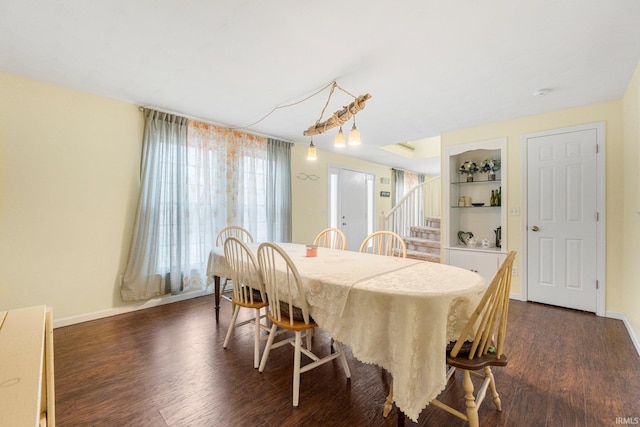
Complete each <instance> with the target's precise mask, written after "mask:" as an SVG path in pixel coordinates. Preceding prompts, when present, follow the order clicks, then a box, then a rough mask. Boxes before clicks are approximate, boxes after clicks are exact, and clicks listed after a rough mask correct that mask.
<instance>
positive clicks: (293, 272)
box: [258, 242, 351, 406]
mask: <svg viewBox="0 0 640 427" xmlns="http://www.w3.org/2000/svg"><path fill="white" fill-rule="evenodd" d="M258 262H259V263H260V270H261V271H262V276H263V278H264V284H265V287H266V290H267V296H268V298H269V313H268V318H269V320H270V321H271V322H272V324H273V325H272V327H271V331H270V332H269V340H268V341H267V345H266V347H265V349H264V354H263V355H262V360H261V361H260V372H263V371H264V368H265V366H266V364H267V359H268V358H269V353H270V352H271V349H273V348H277V347H281V346H283V345H287V344H292V345H293V346H294V353H293V354H294V356H293V406H298V403H299V400H300V374H302V373H304V372H307V371H309V370H311V369H314V368H317V367H318V366H321V365H324V364H325V363H328V362H330V361H332V360H333V359H339V360H340V364H341V365H342V369H343V370H344V374H345V375H346V376H347V378H351V372H350V371H349V365H348V364H347V359H346V358H345V357H344V351H343V350H342V345H341V344H340V343H339V342H337V341H335V342H334V344H335V349H336V351H335V352H331V353H330V354H328V355H327V356H324V357H319V356H317V355H316V354H315V353H313V352H312V351H311V334H312V333H313V330H314V329H315V328H317V327H318V324H317V323H316V322H315V321H314V320H313V318H312V317H311V316H310V315H309V303H308V302H307V300H306V298H304V294H305V290H304V288H303V286H302V279H301V278H300V274H299V273H298V269H297V268H296V265H295V264H294V262H293V261H292V260H291V258H290V257H289V255H287V253H286V252H285V251H284V250H283V249H282V248H281V247H280V246H278V245H276V244H275V243H270V242H267V243H263V244H261V245H260V246H259V247H258ZM278 329H280V330H284V331H292V332H294V337H293V338H287V339H283V340H280V341H278V342H276V343H275V344H274V338H275V336H276V335H277V333H278V332H277V331H278ZM303 333H304V336H305V337H306V338H307V348H303V347H302V336H303ZM302 353H304V354H305V355H306V356H307V357H309V358H310V359H311V360H312V362H311V363H307V364H306V365H304V366H301V356H302Z"/></svg>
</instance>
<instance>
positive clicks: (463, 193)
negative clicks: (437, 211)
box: [442, 138, 508, 283]
mask: <svg viewBox="0 0 640 427" xmlns="http://www.w3.org/2000/svg"><path fill="white" fill-rule="evenodd" d="M506 153H507V140H506V138H499V139H493V140H488V141H479V142H474V143H469V144H462V145H453V146H450V147H446V148H445V150H444V161H443V171H442V187H443V193H442V194H443V209H442V216H443V234H442V239H443V252H444V262H445V263H446V264H450V265H455V266H458V267H461V268H466V269H468V270H471V271H474V272H477V273H478V274H480V275H481V276H482V277H484V279H485V280H486V281H487V283H488V282H489V281H491V279H492V278H493V276H494V275H495V273H496V271H497V270H498V268H499V267H500V265H501V264H502V262H503V261H504V259H505V258H506V255H507V238H506V237H507V180H506V177H507V166H508V165H507V155H506ZM488 159H496V160H498V161H500V169H499V170H498V171H497V172H496V173H495V180H489V174H488V173H481V172H477V173H475V174H474V175H473V182H467V176H468V175H464V174H462V173H461V172H460V167H461V165H462V164H464V163H465V162H470V163H475V164H476V165H478V166H480V165H481V164H482V162H483V161H485V160H488ZM492 191H493V192H496V191H500V194H501V200H500V205H498V206H492V204H491V194H492ZM498 227H499V228H500V231H501V235H502V240H501V242H497V241H496V230H498ZM465 233H466V234H465ZM468 233H471V234H473V238H474V241H472V242H471V244H465V243H463V242H462V241H461V238H462V240H466V237H468V236H469V234H468ZM483 240H484V241H485V242H484V243H485V245H484V246H483V245H482V242H483ZM487 243H488V244H487ZM498 245H500V247H498Z"/></svg>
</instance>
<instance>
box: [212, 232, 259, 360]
mask: <svg viewBox="0 0 640 427" xmlns="http://www.w3.org/2000/svg"><path fill="white" fill-rule="evenodd" d="M224 255H225V258H226V260H227V261H228V262H229V266H230V267H231V270H232V274H231V283H232V285H233V298H232V299H231V301H232V302H233V316H232V318H231V323H230V324H229V329H228V330H227V335H226V337H225V338H224V344H222V347H223V348H227V346H228V345H229V340H230V339H231V334H232V333H233V330H234V329H235V328H236V327H238V326H242V325H246V324H247V323H251V322H252V321H253V324H254V349H253V367H254V368H258V366H259V364H260V330H262V329H265V330H267V331H268V330H269V327H268V325H266V324H262V323H261V321H260V319H261V318H262V317H265V316H266V311H267V310H268V307H269V304H268V303H267V294H266V293H265V290H264V283H263V281H262V275H261V274H260V269H259V267H258V261H256V258H255V257H254V256H253V253H252V252H251V250H250V249H249V248H248V247H247V244H246V243H244V242H243V241H242V240H240V239H238V238H237V237H233V236H231V237H227V239H226V240H225V241H224ZM241 308H247V309H251V310H254V311H255V317H254V318H253V319H249V320H245V321H242V322H240V323H237V322H238V313H240V309H241ZM263 308H264V309H265V315H264V316H262V315H261V314H260V311H261V310H262V309H263Z"/></svg>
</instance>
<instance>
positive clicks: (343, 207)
mask: <svg viewBox="0 0 640 427" xmlns="http://www.w3.org/2000/svg"><path fill="white" fill-rule="evenodd" d="M329 177H330V179H329V207H328V212H329V218H328V219H329V221H328V225H329V227H337V228H339V229H341V230H342V231H343V232H344V234H345V237H346V238H347V250H350V251H357V250H358V249H360V244H361V243H362V241H363V240H364V238H365V237H367V235H369V234H370V233H372V232H373V230H374V227H375V224H374V217H375V215H374V212H375V199H374V191H375V189H374V180H375V176H374V175H373V174H371V173H367V172H362V171H356V170H352V169H343V168H340V167H335V166H331V167H329Z"/></svg>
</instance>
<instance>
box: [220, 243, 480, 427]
mask: <svg viewBox="0 0 640 427" xmlns="http://www.w3.org/2000/svg"><path fill="white" fill-rule="evenodd" d="M277 244H278V245H279V246H280V247H282V248H283V249H284V250H285V251H286V253H287V255H289V257H290V258H291V260H292V261H293V262H294V264H295V266H296V268H297V269H298V272H299V274H300V277H301V279H302V284H303V288H304V290H305V293H306V295H305V296H306V300H307V301H308V303H309V310H310V314H311V316H312V317H313V319H314V320H315V321H316V323H317V324H318V326H319V327H321V328H322V329H324V330H326V331H327V333H328V334H329V335H330V336H331V337H332V338H333V339H335V340H337V341H339V342H341V343H343V344H346V345H348V346H349V347H350V348H351V351H352V353H353V356H354V357H355V358H356V359H358V360H359V361H361V362H364V363H367V364H375V365H378V366H380V367H382V368H384V369H385V370H386V371H388V372H389V373H390V374H391V376H392V378H393V382H392V387H393V389H392V396H393V400H394V403H395V405H396V406H397V408H398V409H399V410H400V411H402V412H403V413H404V414H405V415H406V416H407V417H409V418H410V419H411V420H413V421H416V422H417V419H418V416H419V415H420V412H421V411H422V410H423V409H424V408H425V407H426V406H427V405H428V404H429V402H431V401H432V400H433V399H434V398H436V397H437V396H438V395H439V394H440V392H441V391H442V390H443V389H444V388H445V386H446V347H447V344H448V343H449V342H450V341H453V340H456V339H457V338H458V336H459V335H460V333H461V332H462V330H463V328H464V326H465V325H466V323H467V321H468V319H469V317H470V316H471V314H472V312H473V310H474V309H475V307H476V305H477V304H478V302H479V301H480V299H481V297H482V294H483V292H484V290H485V289H486V287H487V284H486V283H485V280H484V279H483V278H482V277H481V276H480V275H479V274H477V273H475V272H472V271H469V270H465V269H462V268H459V267H455V266H450V265H446V264H440V263H433V262H429V261H422V260H417V259H410V258H400V257H391V256H382V255H374V254H368V253H361V252H353V251H342V250H338V249H330V248H322V247H319V248H317V254H316V256H307V251H306V249H307V248H306V245H303V244H296V243H277ZM248 246H249V248H250V249H251V251H252V252H253V253H254V255H256V258H257V251H258V247H259V244H257V243H252V244H249V245H248ZM283 268H284V266H283ZM207 275H208V276H209V277H212V278H213V280H214V284H215V295H216V302H215V304H216V321H218V312H219V304H220V292H219V290H220V279H221V278H229V277H231V276H232V274H231V268H230V266H229V264H228V263H227V260H226V259H225V256H224V250H223V248H222V247H218V248H215V249H213V250H212V251H211V252H210V255H209V262H208V266H207Z"/></svg>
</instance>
